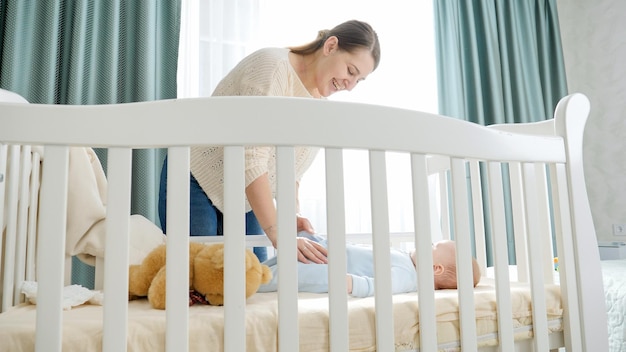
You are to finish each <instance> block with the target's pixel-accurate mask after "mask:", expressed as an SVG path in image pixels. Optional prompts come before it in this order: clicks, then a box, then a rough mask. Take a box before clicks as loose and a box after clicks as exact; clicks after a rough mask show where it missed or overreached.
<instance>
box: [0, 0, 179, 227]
mask: <svg viewBox="0 0 626 352" xmlns="http://www.w3.org/2000/svg"><path fill="white" fill-rule="evenodd" d="M0 19H2V25H1V29H0V34H1V35H2V36H1V37H0V87H2V88H5V89H8V90H11V91H15V92H17V93H19V94H21V95H22V96H24V97H25V98H26V99H28V100H29V101H30V102H31V103H48V104H76V105H79V104H83V105H84V104H110V103H128V102H137V101H150V100H159V99H169V98H176V72H177V60H178V41H179V27H180V1H165V0H163V1H158V0H141V1H133V2H129V1H123V0H111V1H60V0H57V1H20V0H13V1H12V0H8V1H3V2H0ZM103 123H105V122H103ZM94 127H96V126H94ZM146 128H147V129H148V128H149V126H146ZM97 153H98V156H99V157H100V159H101V161H102V163H103V164H104V166H105V168H106V153H105V151H102V150H98V151H97ZM164 153H165V151H164V150H158V149H156V150H140V151H135V152H134V154H133V168H134V171H135V175H134V176H133V198H132V206H131V208H132V211H133V213H139V214H142V215H144V216H146V217H147V218H149V219H151V220H152V221H155V222H157V221H158V220H157V219H158V216H157V212H156V199H157V195H158V185H159V183H158V172H159V171H160V165H161V163H162V160H163V157H164Z"/></svg>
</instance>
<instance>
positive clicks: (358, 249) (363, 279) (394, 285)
mask: <svg viewBox="0 0 626 352" xmlns="http://www.w3.org/2000/svg"><path fill="white" fill-rule="evenodd" d="M298 236H301V237H308V238H310V239H312V240H314V241H317V242H319V243H320V244H322V245H323V246H324V247H327V246H328V243H327V241H326V239H324V238H323V237H320V236H316V235H311V234H309V233H307V232H300V233H299V234H298ZM346 261H347V273H348V274H351V275H352V296H354V297H368V296H373V295H374V254H373V251H372V247H371V246H366V245H356V244H350V243H348V244H346ZM263 264H265V265H267V266H269V267H270V269H271V270H272V275H273V277H272V280H271V281H270V282H269V283H267V284H265V285H261V287H260V288H259V291H258V292H274V291H276V290H277V288H278V267H277V258H276V257H273V258H270V259H268V260H266V261H265V262H263ZM298 291H300V292H313V293H326V292H328V264H304V263H300V262H298ZM391 291H392V293H394V294H396V293H403V292H414V291H417V275H416V273H415V266H414V265H413V261H412V260H411V257H410V255H409V253H407V252H404V251H401V250H398V249H394V248H392V249H391Z"/></svg>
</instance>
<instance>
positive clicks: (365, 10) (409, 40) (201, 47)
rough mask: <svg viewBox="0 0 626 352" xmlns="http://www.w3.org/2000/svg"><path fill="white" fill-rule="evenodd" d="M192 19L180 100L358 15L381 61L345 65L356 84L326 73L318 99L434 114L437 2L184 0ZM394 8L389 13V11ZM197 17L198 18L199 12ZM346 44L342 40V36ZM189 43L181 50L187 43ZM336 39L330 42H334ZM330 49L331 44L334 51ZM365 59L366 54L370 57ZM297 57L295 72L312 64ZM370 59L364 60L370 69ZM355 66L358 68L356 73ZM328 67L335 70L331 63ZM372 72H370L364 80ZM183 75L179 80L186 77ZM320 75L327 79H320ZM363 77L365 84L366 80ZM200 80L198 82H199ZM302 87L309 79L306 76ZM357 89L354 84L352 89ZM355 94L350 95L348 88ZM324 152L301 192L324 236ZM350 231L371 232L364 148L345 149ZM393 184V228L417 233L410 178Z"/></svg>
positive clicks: (185, 32) (396, 158) (399, 163)
mask: <svg viewBox="0 0 626 352" xmlns="http://www.w3.org/2000/svg"><path fill="white" fill-rule="evenodd" d="M185 7H187V8H188V9H189V10H188V12H187V13H188V14H190V15H189V16H185V13H184V12H183V18H182V23H181V50H180V58H179V81H178V86H179V97H194V96H209V95H211V94H212V93H213V91H214V89H215V87H216V86H217V84H218V82H219V81H220V80H221V79H222V78H223V77H224V76H225V75H226V74H227V73H228V72H229V71H230V70H231V69H232V68H233V67H234V66H235V65H236V64H237V63H238V62H239V61H240V60H241V59H242V58H243V57H245V56H247V55H249V54H251V53H252V52H254V51H256V50H258V49H259V48H266V47H275V48H281V47H282V48H284V47H289V46H290V45H293V44H294V43H301V42H303V41H305V42H306V41H307V40H314V39H315V34H316V33H324V30H325V29H330V28H333V26H335V25H336V24H338V23H342V22H344V21H346V20H351V19H358V20H362V21H364V22H366V23H369V24H370V25H372V27H373V28H375V30H376V33H377V34H378V37H379V39H380V43H381V51H382V53H381V61H380V65H378V63H376V65H375V70H376V71H375V74H371V75H366V74H364V73H367V71H370V70H369V68H362V67H361V66H362V65H358V66H357V67H355V66H344V72H343V75H344V76H347V77H346V78H349V77H352V75H354V74H356V75H357V76H356V81H362V82H361V83H358V84H357V85H356V88H355V87H354V84H356V83H353V82H352V81H350V80H349V79H345V80H341V81H340V80H339V79H336V77H340V76H341V75H340V74H335V73H332V74H331V73H329V74H328V77H330V79H327V81H328V82H330V83H329V84H327V85H324V87H325V89H327V91H324V92H318V94H319V96H322V95H323V96H330V97H329V99H332V100H342V101H354V102H366V103H375V104H379V105H389V106H395V107H400V108H409V109H414V110H421V111H428V112H436V111H437V96H436V94H437V86H436V69H435V54H434V53H435V47H434V27H433V10H432V3H431V2H428V1H411V0H391V1H389V2H385V3H384V4H383V3H382V2H380V1H374V0H342V1H332V0H319V1H316V3H315V6H312V7H307V9H306V13H303V12H302V7H301V4H299V3H298V2H294V1H289V0H246V1H238V2H232V1H226V0H197V1H191V0H190V1H183V8H185ZM390 11H392V12H391V13H390ZM198 14H199V15H198ZM340 41H341V40H340ZM185 43H187V46H186V47H185V48H183V45H185ZM329 44H333V43H329ZM330 49H332V48H330ZM365 58H366V59H367V58H368V55H366V56H365ZM296 59H300V60H294V61H293V67H294V68H295V69H296V70H298V68H301V67H302V65H306V64H307V62H306V61H304V60H302V58H301V57H300V56H298V57H296ZM367 65H368V64H367V63H366V64H365V66H367ZM357 70H358V71H357ZM326 71H327V72H330V70H328V67H327V70H326ZM366 76H367V77H366ZM181 77H182V78H181ZM322 77H324V78H321V79H322V80H323V79H325V78H327V77H326V76H322ZM364 78H367V79H365V81H363V79H364ZM198 80H199V81H198ZM303 81H305V82H304V83H305V85H307V83H306V79H304V80H303ZM353 88H354V89H353ZM348 90H349V91H350V94H347V93H345V92H344V91H348ZM323 161H324V153H318V156H317V158H316V159H315V161H314V162H313V164H312V165H311V167H310V168H309V170H308V171H307V173H306V174H305V175H304V176H303V179H302V182H301V183H300V189H299V202H300V211H301V213H302V214H305V216H306V217H308V218H309V220H310V221H311V223H312V225H313V227H314V228H315V229H316V230H317V231H318V232H320V233H324V232H325V231H326V230H325V228H326V209H325V208H324V206H323V204H324V202H323V200H324V198H325V195H324V193H323V191H322V189H323V188H322V187H323V186H324V178H325V177H324V169H323V166H322V165H323ZM344 163H346V164H347V166H346V168H345V170H346V180H349V181H347V182H346V183H345V191H346V203H347V204H349V206H347V207H346V208H347V209H349V211H350V213H349V214H347V216H348V218H347V221H346V231H348V232H349V233H356V232H370V231H371V221H370V203H369V189H368V187H367V186H366V185H367V181H368V180H367V177H363V175H367V174H368V172H367V167H368V160H367V155H366V154H363V153H362V152H361V151H349V152H346V153H345V157H344ZM387 164H388V170H389V171H388V177H389V178H395V177H397V175H402V174H403V173H400V172H394V171H397V170H399V169H403V168H407V167H409V166H408V158H406V156H405V155H393V154H390V155H388V158H387ZM394 181H396V182H389V184H390V185H392V187H391V188H390V189H389V198H390V199H389V202H390V206H391V208H392V211H391V214H390V226H391V230H392V231H394V232H404V231H412V230H413V218H412V208H411V207H410V206H409V205H410V202H411V200H410V193H411V192H410V187H411V186H410V183H409V182H408V180H404V179H400V180H394Z"/></svg>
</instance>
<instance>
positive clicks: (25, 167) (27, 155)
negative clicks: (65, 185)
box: [13, 145, 32, 305]
mask: <svg viewBox="0 0 626 352" xmlns="http://www.w3.org/2000/svg"><path fill="white" fill-rule="evenodd" d="M19 161H20V166H19V190H18V192H19V196H18V209H17V231H16V233H17V238H16V241H15V244H16V247H15V264H14V266H15V274H14V275H15V277H14V282H15V283H17V285H15V286H14V291H13V304H14V305H17V304H19V303H20V301H21V297H22V296H21V293H20V289H21V287H20V286H21V285H19V283H20V282H23V281H24V279H25V277H26V240H27V238H26V233H27V231H28V205H29V204H28V201H29V199H30V196H29V193H30V171H31V168H32V167H31V164H30V162H31V147H30V146H29V145H25V146H22V150H21V152H20V159H19Z"/></svg>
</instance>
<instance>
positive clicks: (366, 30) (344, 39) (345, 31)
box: [289, 20, 380, 69]
mask: <svg viewBox="0 0 626 352" xmlns="http://www.w3.org/2000/svg"><path fill="white" fill-rule="evenodd" d="M332 36H335V37H337V39H338V45H339V49H340V50H344V51H347V52H349V53H353V52H354V51H356V50H358V49H367V50H368V51H369V52H370V53H371V54H372V58H373V59H374V69H376V67H378V63H379V62H380V44H379V42H378V35H377V34H376V32H375V31H374V29H373V28H372V26H370V25H369V24H367V23H365V22H362V21H357V20H351V21H347V22H344V23H341V24H339V25H337V26H335V27H334V28H333V29H324V30H321V31H319V32H318V33H317V38H316V39H315V40H314V41H312V42H310V43H308V44H305V45H301V46H295V47H290V48H289V49H290V50H291V51H292V52H293V53H296V54H298V55H310V54H313V53H314V52H316V51H317V50H319V49H320V48H321V47H323V46H324V43H325V42H326V39H328V38H329V37H332Z"/></svg>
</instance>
